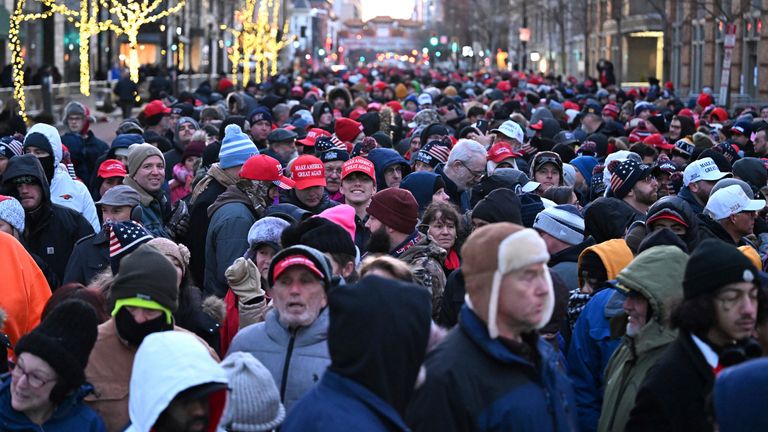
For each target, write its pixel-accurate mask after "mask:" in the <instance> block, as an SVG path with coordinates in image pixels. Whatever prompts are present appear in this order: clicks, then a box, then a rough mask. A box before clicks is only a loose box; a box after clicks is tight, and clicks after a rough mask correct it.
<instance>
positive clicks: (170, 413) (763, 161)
mask: <svg viewBox="0 0 768 432" xmlns="http://www.w3.org/2000/svg"><path fill="white" fill-rule="evenodd" d="M118 90H119V92H122V91H123V90H125V91H128V90H126V89H124V88H121V89H118ZM674 90H675V89H674V88H673V86H672V85H670V84H667V85H663V86H661V85H660V83H659V82H658V81H656V80H651V82H650V83H649V86H648V87H647V88H641V89H631V90H624V89H621V88H617V87H616V86H615V85H613V84H612V83H610V82H607V81H605V82H601V81H600V80H597V81H595V80H590V79H587V80H585V81H581V82H580V81H578V80H576V79H574V78H572V77H568V78H561V77H553V76H544V75H536V74H524V73H520V72H506V71H481V72H477V73H459V72H454V71H440V70H436V69H418V68H417V69H400V68H396V67H386V66H375V67H365V68H363V67H361V68H357V69H353V70H349V71H343V72H339V73H334V72H331V71H319V72H306V73H304V74H301V75H293V76H292V75H290V74H282V75H278V76H274V77H272V78H271V79H270V80H269V81H267V82H264V83H261V84H256V83H247V84H246V85H245V86H244V88H242V89H240V88H236V87H235V86H234V85H233V83H232V81H231V80H229V79H228V78H227V77H226V76H225V75H221V76H220V77H219V79H217V80H215V82H213V83H205V84H204V85H202V86H200V88H198V90H197V91H195V92H191V91H185V92H182V93H179V94H175V95H174V94H173V93H172V91H171V87H170V86H167V85H160V84H158V85H156V86H155V89H154V91H153V92H152V96H153V99H152V100H151V101H149V102H148V103H146V104H145V105H144V106H143V107H142V108H141V109H140V112H139V113H138V116H137V117H131V115H132V114H133V111H132V106H130V105H126V106H125V107H124V113H125V117H126V118H125V119H123V121H122V122H121V123H120V124H119V126H118V127H117V130H116V134H115V136H101V137H97V136H95V135H94V133H93V131H91V128H90V126H91V123H92V121H93V120H92V118H91V117H90V112H89V108H88V107H87V106H85V105H84V104H82V103H80V102H76V101H71V102H69V103H68V104H67V105H66V107H65V108H64V110H63V113H62V116H61V121H60V123H58V124H46V123H36V124H33V125H29V127H28V128H27V125H25V124H23V122H19V121H15V122H11V123H8V124H7V125H6V130H7V129H8V128H11V129H12V130H11V132H12V133H11V134H9V135H8V136H5V137H2V139H1V140H0V187H2V191H0V192H2V195H0V231H1V232H0V250H2V253H0V256H2V257H3V260H2V262H3V264H2V270H3V271H2V275H3V278H4V279H5V280H6V283H4V284H3V287H2V288H0V332H2V337H0V341H2V346H3V350H4V353H0V354H2V355H3V356H4V358H7V361H0V372H5V374H4V375H0V430H4V431H5V430H8V431H27V430H46V431H74V430H88V431H94V432H96V431H108V432H117V431H123V430H128V431H156V432H168V431H233V432H234V431H271V430H278V429H279V430H282V431H286V432H291V431H346V430H362V431H406V430H414V431H498V430H524V431H624V430H626V431H648V430H654V431H712V430H720V431H723V432H728V431H758V430H766V429H768V415H767V414H766V412H765V411H764V410H762V409H761V408H760V406H762V403H761V400H762V398H763V397H765V396H768V391H767V390H766V389H768V387H767V386H766V382H767V381H768V363H766V362H767V361H766V360H764V359H761V358H760V357H762V356H763V355H764V354H768V303H766V297H765V289H766V288H765V287H764V286H763V283H766V282H768V274H766V273H765V272H764V271H763V270H764V269H765V268H766V262H768V218H767V217H766V213H767V212H768V210H766V200H765V198H766V196H767V195H766V194H768V141H767V137H766V135H767V134H768V106H766V107H749V106H744V107H739V108H733V109H729V107H725V106H720V105H717V104H716V103H715V102H714V98H713V96H712V95H711V94H710V92H708V91H704V92H702V93H700V94H699V95H697V96H696V97H693V98H692V99H690V100H682V99H681V98H679V97H677V96H676V95H675V91H674ZM133 91H135V89H134V90H131V92H133ZM119 92H116V93H119ZM131 97H132V95H131ZM128 99H130V98H127V97H126V100H128ZM107 142H109V144H107ZM716 428H717V429H716Z"/></svg>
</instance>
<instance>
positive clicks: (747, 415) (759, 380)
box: [712, 358, 768, 432]
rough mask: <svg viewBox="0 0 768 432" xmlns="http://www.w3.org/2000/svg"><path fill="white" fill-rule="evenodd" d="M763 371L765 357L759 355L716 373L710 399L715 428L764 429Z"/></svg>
mask: <svg viewBox="0 0 768 432" xmlns="http://www.w3.org/2000/svg"><path fill="white" fill-rule="evenodd" d="M766 371H768V359H766V358H760V359H755V360H750V361H748V362H745V363H743V364H740V365H737V366H733V367H730V368H728V369H726V370H724V371H723V372H722V373H720V375H718V376H717V378H716V379H715V386H714V389H713V390H712V400H713V402H714V408H715V409H714V411H715V412H714V414H715V423H716V424H717V430H718V431H720V432H759V431H764V430H768V415H766V414H767V413H766V411H765V405H764V404H763V401H764V400H765V398H766V397H768V395H767V394H766V389H768V374H766ZM746 395H749V397H745V396H746Z"/></svg>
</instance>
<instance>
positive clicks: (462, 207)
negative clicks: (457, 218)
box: [434, 164, 472, 213]
mask: <svg viewBox="0 0 768 432" xmlns="http://www.w3.org/2000/svg"><path fill="white" fill-rule="evenodd" d="M444 169H445V166H444V165H443V164H440V165H438V166H437V167H436V168H435V171H434V172H435V174H440V175H441V176H443V182H444V183H445V193H446V194H447V195H448V198H449V199H450V200H451V202H452V203H453V204H454V205H455V206H456V207H458V208H459V213H465V212H467V211H469V210H471V209H472V207H470V205H469V192H468V191H463V192H462V191H459V188H458V186H456V183H454V182H453V180H451V179H450V178H449V177H448V176H447V175H445V171H444Z"/></svg>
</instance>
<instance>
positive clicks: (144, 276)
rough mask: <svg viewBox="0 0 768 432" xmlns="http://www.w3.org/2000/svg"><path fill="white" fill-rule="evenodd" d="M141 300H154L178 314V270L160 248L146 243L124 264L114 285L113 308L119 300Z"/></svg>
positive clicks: (110, 304)
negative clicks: (135, 298)
mask: <svg viewBox="0 0 768 432" xmlns="http://www.w3.org/2000/svg"><path fill="white" fill-rule="evenodd" d="M134 297H138V298H141V299H143V300H151V301H155V302H157V303H159V304H160V305H161V306H163V307H165V308H167V309H168V310H170V311H171V313H176V310H177V309H178V308H179V286H178V285H177V281H176V268H175V267H174V266H173V264H171V262H170V261H169V260H168V259H167V258H166V257H165V256H164V255H163V254H161V253H160V252H158V251H157V249H155V248H153V247H152V246H148V245H146V244H143V245H141V246H139V248H138V249H136V250H135V251H134V252H132V253H130V254H129V255H128V256H126V257H125V258H123V260H122V261H121V262H120V271H119V272H118V273H117V276H115V280H114V282H112V290H111V292H110V295H109V309H110V310H112V309H114V308H115V301H117V300H120V299H128V298H134Z"/></svg>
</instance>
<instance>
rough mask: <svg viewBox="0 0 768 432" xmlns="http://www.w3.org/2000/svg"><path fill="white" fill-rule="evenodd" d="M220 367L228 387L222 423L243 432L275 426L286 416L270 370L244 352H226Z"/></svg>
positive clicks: (228, 428)
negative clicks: (227, 380) (227, 381)
mask: <svg viewBox="0 0 768 432" xmlns="http://www.w3.org/2000/svg"><path fill="white" fill-rule="evenodd" d="M221 366H222V367H223V368H224V370H225V371H226V373H227V378H228V379H229V386H230V392H229V401H228V402H227V408H226V410H225V411H224V416H223V417H222V420H221V426H223V427H225V428H226V429H227V430H236V431H242V432H255V431H270V430H272V429H277V427H278V426H280V424H282V423H283V420H284V419H285V407H284V406H283V404H282V403H281V402H280V394H279V393H278V391H277V385H275V380H274V379H273V378H272V374H270V373H269V370H267V368H266V367H264V365H263V364H261V362H259V361H258V360H256V358H254V357H253V355H251V354H250V353H246V352H233V353H231V354H229V355H228V356H227V358H225V359H224V361H222V362H221Z"/></svg>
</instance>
